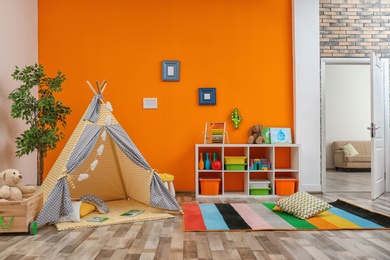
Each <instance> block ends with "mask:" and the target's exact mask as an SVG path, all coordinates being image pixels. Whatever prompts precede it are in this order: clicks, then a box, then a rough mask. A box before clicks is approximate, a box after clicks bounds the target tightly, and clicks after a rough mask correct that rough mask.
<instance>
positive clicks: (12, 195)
mask: <svg viewBox="0 0 390 260" xmlns="http://www.w3.org/2000/svg"><path fill="white" fill-rule="evenodd" d="M0 178H1V180H2V181H3V186H2V187H1V188H0V201H19V200H22V199H23V194H31V193H34V192H35V191H36V189H35V187H34V186H22V185H19V183H20V182H21V181H22V178H23V177H22V174H21V173H20V172H19V171H18V170H15V169H7V170H5V171H3V172H2V173H0Z"/></svg>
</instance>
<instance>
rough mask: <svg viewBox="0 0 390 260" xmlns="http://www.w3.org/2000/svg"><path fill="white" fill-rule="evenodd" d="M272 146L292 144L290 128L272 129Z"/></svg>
mask: <svg viewBox="0 0 390 260" xmlns="http://www.w3.org/2000/svg"><path fill="white" fill-rule="evenodd" d="M270 132H271V143H272V144H291V143H292V140H291V130H290V128H273V127H271V128H270Z"/></svg>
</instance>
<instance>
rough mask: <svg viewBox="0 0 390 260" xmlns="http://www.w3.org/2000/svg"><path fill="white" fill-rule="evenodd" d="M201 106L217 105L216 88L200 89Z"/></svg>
mask: <svg viewBox="0 0 390 260" xmlns="http://www.w3.org/2000/svg"><path fill="white" fill-rule="evenodd" d="M198 95H199V105H215V104H216V101H217V90H216V88H199V89H198Z"/></svg>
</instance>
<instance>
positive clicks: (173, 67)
mask: <svg viewBox="0 0 390 260" xmlns="http://www.w3.org/2000/svg"><path fill="white" fill-rule="evenodd" d="M162 80H163V81H180V61H178V60H163V61H162Z"/></svg>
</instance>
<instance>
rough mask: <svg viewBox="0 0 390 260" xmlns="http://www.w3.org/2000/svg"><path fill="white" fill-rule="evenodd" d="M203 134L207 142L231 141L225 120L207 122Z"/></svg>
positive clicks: (222, 142)
mask: <svg viewBox="0 0 390 260" xmlns="http://www.w3.org/2000/svg"><path fill="white" fill-rule="evenodd" d="M203 134H204V143H205V144H224V143H229V138H228V136H227V132H226V123H225V122H207V123H206V126H205V131H204V133H203Z"/></svg>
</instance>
